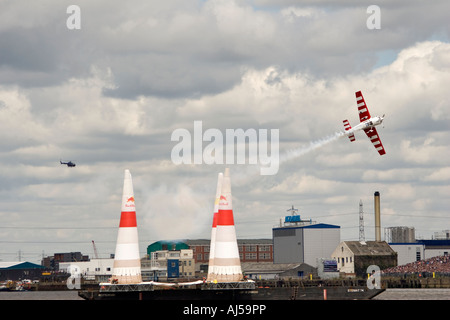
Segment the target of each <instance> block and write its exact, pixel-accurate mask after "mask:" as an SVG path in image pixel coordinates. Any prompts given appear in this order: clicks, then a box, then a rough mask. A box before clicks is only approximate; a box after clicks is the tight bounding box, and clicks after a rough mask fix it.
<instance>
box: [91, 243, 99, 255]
mask: <svg viewBox="0 0 450 320" xmlns="http://www.w3.org/2000/svg"><path fill="white" fill-rule="evenodd" d="M92 246H93V247H94V256H95V259H98V252H97V247H96V246H95V242H94V240H92Z"/></svg>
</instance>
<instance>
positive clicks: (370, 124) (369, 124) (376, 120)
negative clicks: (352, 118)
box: [345, 116, 384, 135]
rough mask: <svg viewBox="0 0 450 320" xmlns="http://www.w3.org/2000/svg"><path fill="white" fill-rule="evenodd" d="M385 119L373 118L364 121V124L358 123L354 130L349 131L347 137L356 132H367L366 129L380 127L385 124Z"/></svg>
mask: <svg viewBox="0 0 450 320" xmlns="http://www.w3.org/2000/svg"><path fill="white" fill-rule="evenodd" d="M383 119H384V118H383V117H379V116H376V117H372V118H370V119H367V120H364V121H363V122H360V123H358V124H357V125H356V126H354V127H353V128H351V129H350V130H347V131H346V132H345V133H346V134H347V135H349V134H352V133H355V132H356V131H359V130H366V129H370V128H373V127H375V126H378V125H380V124H381V123H382V122H383Z"/></svg>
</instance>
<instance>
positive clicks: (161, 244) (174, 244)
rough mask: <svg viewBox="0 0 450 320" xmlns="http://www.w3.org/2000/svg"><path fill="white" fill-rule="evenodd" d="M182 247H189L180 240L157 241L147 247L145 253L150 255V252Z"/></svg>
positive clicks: (181, 248) (180, 248)
mask: <svg viewBox="0 0 450 320" xmlns="http://www.w3.org/2000/svg"><path fill="white" fill-rule="evenodd" d="M183 249H189V246H188V245H187V244H186V243H185V242H184V241H180V240H174V241H164V240H163V241H157V242H154V243H152V244H151V245H149V246H148V247H147V254H148V255H150V254H151V253H152V252H155V251H159V250H177V251H178V250H183Z"/></svg>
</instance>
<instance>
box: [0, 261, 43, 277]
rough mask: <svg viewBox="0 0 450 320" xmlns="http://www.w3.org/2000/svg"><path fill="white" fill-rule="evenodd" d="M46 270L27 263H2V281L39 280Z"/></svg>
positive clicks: (0, 272)
mask: <svg viewBox="0 0 450 320" xmlns="http://www.w3.org/2000/svg"><path fill="white" fill-rule="evenodd" d="M45 270H46V268H45V267H44V266H41V265H39V264H35V263H31V262H27V261H15V262H3V261H1V262H0V281H5V280H24V279H29V280H38V279H39V278H40V277H41V275H42V272H43V271H45Z"/></svg>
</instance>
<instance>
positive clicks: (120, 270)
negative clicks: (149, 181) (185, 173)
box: [111, 170, 142, 284]
mask: <svg viewBox="0 0 450 320" xmlns="http://www.w3.org/2000/svg"><path fill="white" fill-rule="evenodd" d="M111 281H112V282H114V283H117V284H132V283H140V282H142V277H141V260H140V257H139V239H138V231H137V222H136V208H135V204H134V192H133V182H132V180H131V173H130V171H129V170H125V175H124V181H123V194H122V212H121V214H120V224H119V232H118V234H117V244H116V253H115V256H114V265H113V275H112V277H111Z"/></svg>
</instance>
